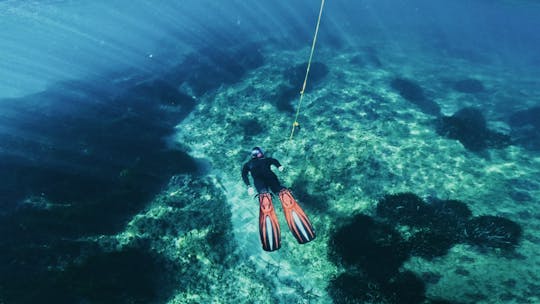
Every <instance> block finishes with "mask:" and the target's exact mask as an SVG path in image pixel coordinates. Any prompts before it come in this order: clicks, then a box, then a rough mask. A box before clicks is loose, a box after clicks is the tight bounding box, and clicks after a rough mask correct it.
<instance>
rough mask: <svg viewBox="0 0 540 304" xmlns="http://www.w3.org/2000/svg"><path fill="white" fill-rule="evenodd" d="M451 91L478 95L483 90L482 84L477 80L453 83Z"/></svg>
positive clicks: (463, 80)
mask: <svg viewBox="0 0 540 304" xmlns="http://www.w3.org/2000/svg"><path fill="white" fill-rule="evenodd" d="M453 89H454V90H456V91H458V92H462V93H479V92H483V91H484V90H485V88H484V84H483V83H482V82H481V81H480V80H478V79H472V78H467V79H462V80H458V81H456V82H455V83H454V85H453Z"/></svg>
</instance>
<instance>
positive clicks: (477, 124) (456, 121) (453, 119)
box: [436, 107, 510, 152]
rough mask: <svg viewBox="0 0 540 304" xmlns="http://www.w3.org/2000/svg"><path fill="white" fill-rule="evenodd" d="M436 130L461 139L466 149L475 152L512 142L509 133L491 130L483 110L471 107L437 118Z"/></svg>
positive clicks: (500, 146)
mask: <svg viewBox="0 0 540 304" xmlns="http://www.w3.org/2000/svg"><path fill="white" fill-rule="evenodd" d="M436 131H437V133H438V134H439V135H441V136H445V137H448V138H450V139H457V140H459V142H460V143H461V144H462V145H463V146H464V147H465V148H466V149H468V150H470V151H475V152H477V151H482V150H485V149H487V148H504V147H506V146H508V145H509V144H510V137H509V136H508V135H505V134H502V133H498V132H494V131H491V130H489V129H488V128H487V124H486V120H485V118H484V115H483V114H482V112H480V110H478V109H476V108H471V107H467V108H463V109H461V110H459V111H457V112H456V113H454V115H452V116H443V117H441V118H439V119H437V121H436Z"/></svg>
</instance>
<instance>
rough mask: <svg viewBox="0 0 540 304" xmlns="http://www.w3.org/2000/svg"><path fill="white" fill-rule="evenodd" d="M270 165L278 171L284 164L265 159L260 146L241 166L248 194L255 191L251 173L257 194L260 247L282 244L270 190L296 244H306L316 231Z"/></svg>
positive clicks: (273, 247) (269, 247)
mask: <svg viewBox="0 0 540 304" xmlns="http://www.w3.org/2000/svg"><path fill="white" fill-rule="evenodd" d="M272 165H274V166H276V167H277V168H278V170H279V171H283V166H282V165H281V164H280V163H279V161H278V160H277V159H275V158H271V157H269V158H266V157H265V156H264V152H263V150H262V149H261V148H260V147H255V148H253V149H252V151H251V160H249V161H248V162H247V163H245V164H244V166H243V167H242V179H243V181H244V183H245V184H246V186H247V187H248V193H249V194H250V195H253V193H254V191H253V187H251V184H250V182H249V177H248V175H249V174H250V173H251V177H252V178H253V184H254V185H255V189H256V190H257V193H258V194H257V197H258V198H259V206H260V209H259V234H260V237H261V243H262V247H263V249H264V250H266V251H274V250H277V249H279V248H280V247H281V231H280V227H279V223H278V219H277V216H276V213H275V211H274V206H273V205H272V194H271V193H270V191H272V192H273V193H278V194H279V200H280V201H281V206H282V207H283V212H284V213H285V219H286V220H287V224H288V225H289V229H290V230H291V232H292V234H293V235H294V237H295V238H296V240H297V241H298V243H300V244H305V243H307V242H310V241H312V240H313V239H315V230H314V229H313V226H312V225H311V222H310V221H309V219H308V217H307V215H306V214H305V213H304V211H303V210H302V208H300V205H298V203H297V202H296V200H295V199H294V197H293V196H292V193H291V192H290V191H289V189H287V188H286V187H284V186H282V185H281V183H280V182H279V179H278V177H277V176H276V174H275V173H274V172H273V171H272Z"/></svg>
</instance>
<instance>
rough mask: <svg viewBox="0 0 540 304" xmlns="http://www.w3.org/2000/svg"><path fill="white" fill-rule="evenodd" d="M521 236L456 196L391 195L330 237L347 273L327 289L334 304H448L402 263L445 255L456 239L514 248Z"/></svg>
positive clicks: (506, 221)
mask: <svg viewBox="0 0 540 304" xmlns="http://www.w3.org/2000/svg"><path fill="white" fill-rule="evenodd" d="M405 227H408V229H403V228H405ZM521 236H522V230H521V227H520V226H519V225H518V224H517V223H515V222H513V221H511V220H509V219H506V218H502V217H495V216H477V217H474V216H472V212H471V211H470V209H469V208H468V207H467V205H466V204H464V203H463V202H461V201H458V200H452V199H449V200H441V199H436V198H432V199H431V200H430V203H429V204H428V203H426V202H425V201H424V200H423V199H421V198H420V197H418V196H417V195H415V194H414V193H410V192H408V193H396V194H388V195H385V196H384V197H383V198H381V199H380V200H379V203H378V205H377V208H376V215H375V216H374V217H370V216H368V215H363V214H359V215H356V216H354V217H353V218H351V219H349V220H347V221H346V223H345V224H343V225H342V226H340V227H339V228H337V229H336V230H335V231H334V232H333V234H332V235H331V237H330V241H329V242H330V244H329V245H330V246H329V252H328V254H329V257H330V259H331V260H332V261H334V262H335V263H336V264H338V265H341V266H343V267H344V269H345V272H344V273H342V274H340V275H338V276H336V277H335V278H333V279H332V280H331V282H330V284H329V286H328V292H329V294H330V295H331V297H332V299H333V300H334V303H364V302H369V303H450V302H446V301H445V300H444V299H428V298H426V296H425V291H426V288H425V283H424V281H423V280H422V278H420V277H417V276H416V275H415V274H414V273H412V272H408V271H403V270H401V266H402V265H403V263H404V262H405V261H406V260H407V259H409V258H410V257H411V256H419V257H422V258H425V259H427V260H431V259H433V258H436V257H441V256H444V255H445V254H446V253H447V252H448V250H449V249H450V248H452V247H453V246H454V245H455V244H458V243H468V244H472V245H474V246H476V247H477V248H479V249H483V248H491V249H505V250H508V251H512V250H513V249H514V248H515V247H516V246H518V245H519V241H520V239H521ZM462 270H463V271H464V270H465V269H462ZM456 271H460V270H459V269H458V270H456ZM437 281H438V278H437ZM425 301H427V302H425Z"/></svg>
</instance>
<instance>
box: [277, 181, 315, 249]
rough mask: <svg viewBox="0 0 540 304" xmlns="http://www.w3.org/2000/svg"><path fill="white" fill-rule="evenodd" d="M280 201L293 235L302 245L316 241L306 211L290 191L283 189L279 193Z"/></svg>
mask: <svg viewBox="0 0 540 304" xmlns="http://www.w3.org/2000/svg"><path fill="white" fill-rule="evenodd" d="M279 200H280V201H281V205H282V206H283V212H284V213H285V219H287V224H288V225H289V229H290V230H291V232H292V234H293V235H294V237H295V238H296V240H297V241H298V243H300V244H305V243H307V242H310V241H313V240H314V239H315V230H314V229H313V226H312V225H311V222H310V221H309V219H308V217H307V215H306V214H305V213H304V210H302V208H300V205H298V203H297V202H296V200H295V199H294V197H293V196H292V194H291V191H289V189H286V188H284V189H282V190H281V191H280V192H279Z"/></svg>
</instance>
